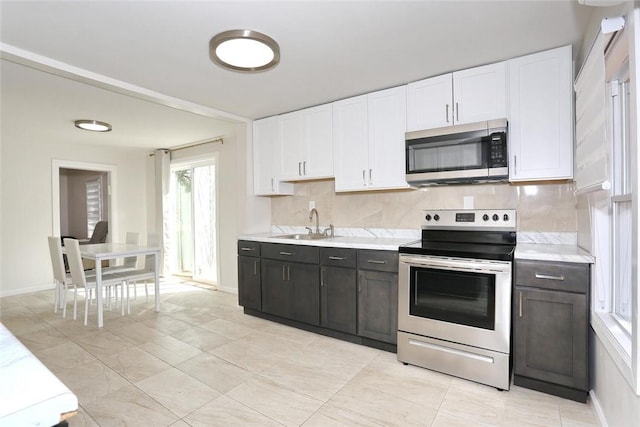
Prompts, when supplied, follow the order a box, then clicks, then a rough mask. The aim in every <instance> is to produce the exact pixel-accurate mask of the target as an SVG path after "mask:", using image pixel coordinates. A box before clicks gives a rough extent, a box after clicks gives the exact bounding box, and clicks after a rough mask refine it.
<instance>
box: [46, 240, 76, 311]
mask: <svg viewBox="0 0 640 427" xmlns="http://www.w3.org/2000/svg"><path fill="white" fill-rule="evenodd" d="M48 240H49V255H50V256H51V266H52V267H53V280H54V281H55V285H56V288H55V296H54V302H53V311H54V312H55V313H57V312H58V309H59V308H62V317H67V291H68V290H69V288H70V287H71V286H73V287H74V290H75V285H74V284H73V281H72V280H71V275H69V274H67V273H66V272H65V268H64V259H63V256H62V243H60V237H56V236H49V237H48ZM74 298H75V292H74ZM75 306H76V304H75V301H74V307H75ZM73 318H74V320H75V318H76V312H75V311H74V312H73Z"/></svg>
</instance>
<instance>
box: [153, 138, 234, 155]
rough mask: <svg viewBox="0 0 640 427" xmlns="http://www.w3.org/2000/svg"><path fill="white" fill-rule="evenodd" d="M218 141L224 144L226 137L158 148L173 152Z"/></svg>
mask: <svg viewBox="0 0 640 427" xmlns="http://www.w3.org/2000/svg"><path fill="white" fill-rule="evenodd" d="M216 142H219V143H220V144H224V139H222V138H216V139H212V140H211V141H204V142H196V143H193V144H187V145H183V146H181V147H176V148H158V150H164V151H166V152H167V153H173V152H174V151H180V150H185V149H187V148H193V147H199V146H201V145H206V144H214V143H216ZM155 155H156V153H149V156H155Z"/></svg>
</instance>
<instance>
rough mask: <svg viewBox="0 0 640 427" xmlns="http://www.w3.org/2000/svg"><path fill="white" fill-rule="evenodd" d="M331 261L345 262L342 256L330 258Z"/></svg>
mask: <svg viewBox="0 0 640 427" xmlns="http://www.w3.org/2000/svg"><path fill="white" fill-rule="evenodd" d="M329 259H332V260H334V261H344V258H343V257H341V256H330V257H329Z"/></svg>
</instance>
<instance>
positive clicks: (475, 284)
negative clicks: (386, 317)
mask: <svg viewBox="0 0 640 427" xmlns="http://www.w3.org/2000/svg"><path fill="white" fill-rule="evenodd" d="M510 319H511V262H509V261H491V260H477V259H466V258H449V257H438V256H427V255H405V254H401V255H400V270H399V289H398V329H399V330H401V331H404V332H409V333H412V334H418V335H422V336H426V337H432V338H438V339H441V340H446V341H452V342H456V343H460V344H465V345H470V346H474V347H479V348H484V349H489V350H494V351H499V352H503V353H508V352H509V342H510Z"/></svg>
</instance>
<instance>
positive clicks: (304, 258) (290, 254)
mask: <svg viewBox="0 0 640 427" xmlns="http://www.w3.org/2000/svg"><path fill="white" fill-rule="evenodd" d="M261 251H262V257H263V258H270V259H277V260H280V261H291V262H305V263H310V264H317V263H318V260H319V253H320V251H319V248H317V247H315V246H302V245H286V244H281V243H263V244H262V245H261Z"/></svg>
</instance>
